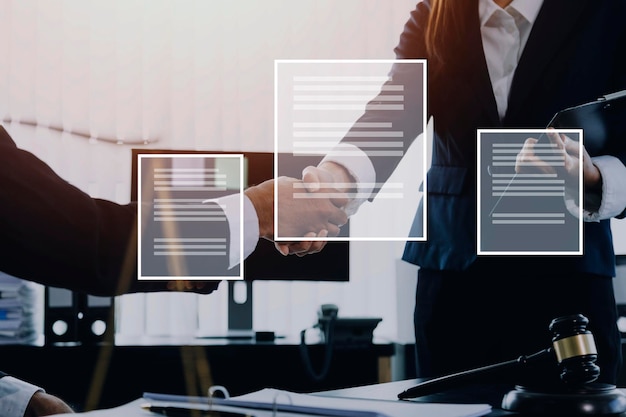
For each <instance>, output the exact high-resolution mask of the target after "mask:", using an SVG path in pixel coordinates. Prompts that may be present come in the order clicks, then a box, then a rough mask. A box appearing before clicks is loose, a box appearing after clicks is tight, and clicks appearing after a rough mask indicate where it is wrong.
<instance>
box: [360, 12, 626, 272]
mask: <svg viewBox="0 0 626 417" xmlns="http://www.w3.org/2000/svg"><path fill="white" fill-rule="evenodd" d="M465 1H467V4H463V6H465V7H467V13H465V18H466V19H467V22H466V23H467V28H468V29H467V33H465V34H464V37H463V43H461V44H456V45H452V46H451V48H454V53H453V54H450V55H449V56H448V58H449V59H450V60H451V61H450V62H448V64H447V65H446V66H445V68H444V69H442V70H441V71H439V72H438V73H436V74H434V73H429V74H428V109H427V111H428V114H429V115H432V116H434V129H435V135H434V139H433V150H432V165H431V169H430V171H429V172H428V181H427V184H428V194H427V195H428V219H427V220H428V221H427V223H428V241H427V242H407V244H406V247H405V251H404V254H403V259H404V260H406V261H408V262H411V263H414V264H417V265H420V266H421V267H425V268H432V269H437V270H465V269H466V268H468V267H469V266H470V265H472V264H473V263H474V262H475V261H476V260H477V258H478V257H477V254H476V130H477V129H479V128H516V129H521V128H529V129H531V128H532V129H537V128H545V127H546V125H547V124H548V122H549V121H550V119H551V118H552V116H553V115H554V114H555V113H556V112H557V111H558V110H561V109H563V108H566V107H570V106H574V105H578V104H582V103H585V102H588V101H591V100H595V99H597V98H598V97H600V96H603V95H605V94H607V93H611V92H615V91H619V90H623V89H626V67H625V66H624V64H623V62H624V59H623V57H624V56H625V55H626V25H624V19H626V2H624V1H616V0H608V1H595V0H545V1H544V4H543V6H542V8H541V10H540V12H539V14H538V16H537V20H536V22H535V24H534V26H533V29H532V32H531V34H530V36H529V39H528V42H527V44H526V47H525V49H524V51H523V54H522V56H521V58H520V61H519V65H518V67H517V70H516V73H515V76H514V79H513V83H512V86H511V92H510V96H509V102H508V109H507V113H506V115H505V117H504V119H503V120H502V121H501V120H500V119H499V117H498V113H497V107H496V102H495V98H494V95H493V90H492V86H491V83H490V79H489V74H488V70H487V64H486V61H485V58H484V54H483V48H482V41H481V34H480V23H479V17H478V5H477V0H464V2H465ZM429 12H430V2H429V1H428V0H425V1H423V2H420V3H418V4H417V7H416V8H415V10H414V11H413V12H412V13H411V17H410V19H409V20H408V22H407V23H406V25H405V27H404V31H403V32H402V34H401V36H400V40H399V43H398V45H397V47H396V48H395V53H396V56H397V58H399V59H409V58H411V59H416V58H426V59H427V58H428V55H427V53H426V48H425V41H424V28H425V26H426V22H427V18H428V14H429ZM415 108H416V110H419V111H421V107H419V106H416V107H415ZM376 117H377V116H376V115H375V114H365V115H364V116H363V118H364V119H374V118H376ZM416 119H419V117H416ZM404 128H405V137H409V138H414V137H415V136H417V134H418V133H420V132H421V130H422V128H423V126H421V122H419V121H415V120H412V121H407V122H405V124H404ZM621 131H623V132H624V133H626V129H624V128H623V127H622V129H621ZM407 146H408V143H407ZM598 154H608V155H614V156H616V157H618V158H620V159H621V161H622V162H624V163H626V134H624V135H616V136H615V137H611V138H610V140H609V142H608V143H607V144H606V146H605V148H604V149H602V150H601V152H599V153H598ZM592 156H594V155H592ZM390 162H392V161H389V160H384V161H383V160H380V161H374V162H373V163H374V168H375V170H376V174H377V178H376V180H377V182H384V181H385V180H386V179H387V177H388V175H389V174H390V173H391V171H392V170H390V169H389V166H390ZM396 164H397V161H393V163H392V164H391V165H392V166H394V167H395V165H396ZM421 210H422V207H421V204H420V207H419V208H418V213H417V215H416V221H415V224H414V227H416V228H418V227H421V219H422V214H421V213H422V212H421ZM481 258H483V257H482V256H481ZM499 258H500V259H499V260H498V262H500V261H505V260H504V259H503V258H502V257H499ZM517 261H520V258H519V257H517V258H514V257H510V259H507V260H506V261H505V262H511V263H514V262H517ZM527 261H528V259H527V258H525V261H521V262H518V264H520V265H533V268H536V267H537V266H538V265H544V266H545V267H554V268H559V270H561V271H563V272H564V273H565V272H568V271H578V272H586V273H593V274H599V275H604V276H614V273H615V265H614V263H615V260H614V253H613V245H612V237H611V230H610V227H609V221H608V220H604V221H601V222H599V223H596V222H593V223H590V222H585V225H584V255H583V256H563V257H557V256H555V257H545V256H543V257H535V259H533V261H534V262H532V263H529V262H527ZM535 261H536V262H535ZM479 262H489V260H488V257H485V258H483V259H481V260H480V261H479Z"/></svg>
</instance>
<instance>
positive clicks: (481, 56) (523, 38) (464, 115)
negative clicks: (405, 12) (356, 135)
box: [303, 0, 626, 386]
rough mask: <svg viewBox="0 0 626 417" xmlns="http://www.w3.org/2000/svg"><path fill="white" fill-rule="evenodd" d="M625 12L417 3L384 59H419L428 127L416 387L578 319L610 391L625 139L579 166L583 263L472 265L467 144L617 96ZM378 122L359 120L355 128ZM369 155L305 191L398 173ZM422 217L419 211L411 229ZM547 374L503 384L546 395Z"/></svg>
mask: <svg viewBox="0 0 626 417" xmlns="http://www.w3.org/2000/svg"><path fill="white" fill-rule="evenodd" d="M625 16H626V3H624V2H596V1H592V0H543V1H535V0H528V1H526V0H513V1H511V0H467V1H451V0H424V1H422V2H419V3H418V4H417V6H416V8H415V10H414V11H413V12H412V13H411V16H410V19H409V20H408V22H407V23H406V25H405V27H404V30H403V32H402V34H401V36H400V40H399V43H398V45H397V47H396V48H395V53H396V57H397V58H398V59H414V58H426V59H427V62H428V78H427V79H428V94H427V95H428V97H427V100H428V108H427V111H428V115H429V116H432V117H433V120H434V137H433V149H432V165H431V168H430V170H429V172H428V181H427V185H428V190H427V191H428V193H427V198H428V210H427V216H428V217H427V225H428V226H427V227H428V234H427V237H428V240H427V241H425V242H407V244H406V246H405V251H404V254H403V259H404V260H405V261H407V262H410V263H413V264H416V265H418V266H419V272H418V285H417V294H416V306H415V316H414V323H415V338H416V350H417V375H418V376H419V377H434V376H440V375H444V374H449V373H454V372H458V371H462V370H466V369H471V368H474V367H479V366H483V365H487V364H491V363H495V362H500V361H505V360H510V359H514V358H517V357H518V356H520V355H522V354H530V353H534V352H536V351H538V350H541V349H543V348H546V347H548V346H550V344H551V334H550V333H549V331H548V325H549V323H550V322H551V320H552V319H554V318H556V317H560V316H564V315H569V314H575V313H582V314H584V315H585V316H587V317H588V318H589V321H590V324H589V329H590V330H591V331H592V332H593V334H594V337H595V340H596V344H597V347H598V362H597V363H598V364H599V366H600V369H601V374H600V378H599V380H600V381H602V382H607V383H613V384H614V383H615V382H616V380H617V377H618V373H619V370H620V367H621V363H622V358H621V343H620V336H619V332H618V329H617V325H616V321H617V312H616V305H615V298H614V293H613V282H612V277H614V276H615V256H614V253H613V245H612V237H611V231H610V227H609V219H610V218H612V217H620V218H621V217H623V216H624V214H626V213H625V210H624V209H625V208H626V184H625V180H624V178H626V168H625V166H624V164H625V163H626V137H621V135H614V136H613V137H610V138H609V140H608V141H607V143H606V144H605V145H604V146H603V147H602V148H601V149H599V150H597V151H595V152H594V153H592V154H590V155H588V154H587V155H584V156H582V159H583V164H584V167H585V169H584V174H583V177H584V181H583V183H584V194H585V207H584V209H585V210H584V220H585V222H584V255H582V256H518V257H515V256H477V246H476V214H477V213H476V210H477V201H476V197H477V184H476V171H477V169H476V160H477V158H476V153H477V139H476V137H477V129H479V128H514V129H539V128H545V126H546V125H547V123H548V122H549V121H550V120H551V118H552V116H553V115H554V114H555V113H556V112H557V111H559V110H561V109H563V108H566V107H571V106H575V105H579V104H583V103H585V102H588V101H592V100H595V99H597V98H598V97H601V96H603V95H606V94H608V93H613V92H616V91H619V90H624V89H626V67H625V65H624V64H623V62H624V61H623V60H621V59H620V58H619V57H621V56H622V55H623V54H624V53H625V52H626V29H625V26H624V25H623V19H624V17H625ZM392 76H393V71H392ZM400 76H401V75H400ZM417 93H418V94H417V95H421V94H422V93H423V92H422V91H421V90H420V91H418V92H417ZM381 94H382V93H381ZM421 110H422V109H421V107H420V106H419V105H416V106H415V111H416V112H418V113H416V114H415V118H414V120H400V121H398V123H401V124H402V126H403V128H404V130H405V134H404V137H407V138H414V137H416V136H417V135H418V134H419V133H421V131H422V129H423V126H422V124H421V122H420V121H419V119H420V116H419V112H420V111H421ZM383 117H385V116H381V115H380V114H377V113H376V112H366V113H365V114H364V115H363V117H362V119H361V120H369V121H372V120H377V119H381V118H383ZM394 122H395V120H394ZM616 131H618V132H619V131H621V132H625V130H624V129H623V126H621V127H619V128H618V129H616ZM585 139H587V138H585ZM588 139H590V140H593V138H588ZM378 140H380V139H378ZM344 142H346V143H349V140H348V139H344ZM534 143H535V142H534V140H533V139H529V140H528V141H527V142H526V144H525V149H526V150H528V151H529V152H532V149H533V145H534ZM408 145H409V141H408V140H407V143H405V149H406V147H407V146H408ZM356 146H357V147H358V145H356ZM371 159H372V161H371V164H372V168H373V172H372V173H369V172H367V170H363V169H362V168H361V167H360V166H357V165H355V166H348V165H346V164H341V163H339V161H337V160H333V156H332V154H331V155H329V156H328V157H327V158H326V159H325V160H324V161H323V162H322V163H321V164H320V165H318V166H317V167H309V168H307V169H305V171H304V177H303V178H304V180H305V183H308V184H312V185H313V186H312V187H309V189H310V190H315V184H317V183H321V182H324V183H326V182H332V181H336V182H340V183H347V182H350V181H354V182H356V183H357V184H358V183H359V182H374V181H375V182H376V183H378V182H384V181H385V180H386V179H387V178H388V176H389V175H390V173H391V172H392V171H393V169H394V168H395V166H396V164H397V163H398V161H397V160H389V158H388V159H387V160H379V161H376V160H375V158H371ZM590 162H592V163H590ZM421 219H422V205H421V204H420V207H419V208H418V213H417V215H416V221H415V225H414V227H416V228H417V227H420V225H421ZM512 238H514V237H512ZM553 366H554V367H556V364H552V362H550V363H542V364H538V365H537V367H536V369H530V370H529V372H527V373H526V374H525V375H512V378H513V379H514V380H515V381H517V382H519V381H526V382H528V383H532V384H537V385H539V384H544V383H545V384H546V385H548V386H553V384H558V383H559V381H558V376H557V375H558V372H557V371H556V369H553V368H552V367H553Z"/></svg>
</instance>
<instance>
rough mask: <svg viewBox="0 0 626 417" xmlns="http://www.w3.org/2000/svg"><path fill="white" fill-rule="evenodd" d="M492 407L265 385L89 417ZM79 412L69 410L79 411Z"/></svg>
mask: <svg viewBox="0 0 626 417" xmlns="http://www.w3.org/2000/svg"><path fill="white" fill-rule="evenodd" d="M490 412H491V406H490V405H487V404H434V403H417V402H407V401H387V400H366V399H357V398H343V397H329V396H328V397H327V396H324V395H323V394H299V393H295V392H290V391H284V390H278V389H273V388H265V389H262V390H259V391H255V392H252V393H249V394H244V395H240V396H237V397H228V396H226V398H219V397H187V396H181V395H169V394H158V393H144V394H143V397H142V398H139V399H136V400H134V401H132V402H130V403H128V404H124V405H122V406H120V407H115V408H111V409H107V410H98V411H91V412H89V413H88V414H89V416H90V417H108V416H122V415H123V416H125V417H134V416H138V417H147V416H150V415H152V416H159V415H161V416H163V415H167V416H174V417H185V416H194V415H204V416H213V415H215V416H218V415H219V416H231V417H281V416H294V415H299V416H303V417H305V416H317V417H413V416H437V417H480V416H483V415H486V414H489V413H490ZM78 415H80V413H76V414H67V416H74V417H76V416H78Z"/></svg>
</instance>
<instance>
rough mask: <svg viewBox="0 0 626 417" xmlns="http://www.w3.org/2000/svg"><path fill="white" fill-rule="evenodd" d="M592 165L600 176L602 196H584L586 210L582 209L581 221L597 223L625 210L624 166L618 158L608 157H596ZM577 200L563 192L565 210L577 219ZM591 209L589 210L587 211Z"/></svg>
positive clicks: (625, 186) (625, 182)
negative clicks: (598, 171) (596, 168)
mask: <svg viewBox="0 0 626 417" xmlns="http://www.w3.org/2000/svg"><path fill="white" fill-rule="evenodd" d="M592 160H593V163H594V165H595V166H596V167H598V169H599V170H600V174H601V175H602V194H601V195H600V194H586V195H585V196H584V199H585V202H586V203H587V204H585V205H586V206H587V209H583V220H584V221H586V222H599V221H600V220H604V219H610V218H612V217H615V216H617V215H618V214H621V213H622V212H623V211H624V208H626V166H624V164H623V163H622V161H620V160H619V159H618V158H616V157H614V156H610V155H602V156H596V157H594V158H592ZM577 201H578V198H577V196H576V198H575V197H574V196H573V195H572V193H571V192H570V193H568V192H567V190H566V192H565V205H566V207H567V210H568V211H569V212H570V213H571V214H572V215H574V216H576V217H578V210H579V207H578V203H577ZM589 208H591V209H589Z"/></svg>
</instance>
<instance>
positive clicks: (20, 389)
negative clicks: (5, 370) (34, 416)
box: [0, 376, 44, 417]
mask: <svg viewBox="0 0 626 417" xmlns="http://www.w3.org/2000/svg"><path fill="white" fill-rule="evenodd" d="M37 391H42V392H44V390H43V389H42V388H40V387H38V386H35V385H33V384H29V383H28V382H24V381H22V380H19V379H17V378H14V377H12V376H5V377H3V378H0V410H1V411H0V414H1V415H3V416H4V415H6V416H16V417H21V416H23V415H24V412H25V411H26V407H27V406H28V403H29V402H30V399H31V397H32V396H33V394H34V393H36V392H37Z"/></svg>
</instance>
